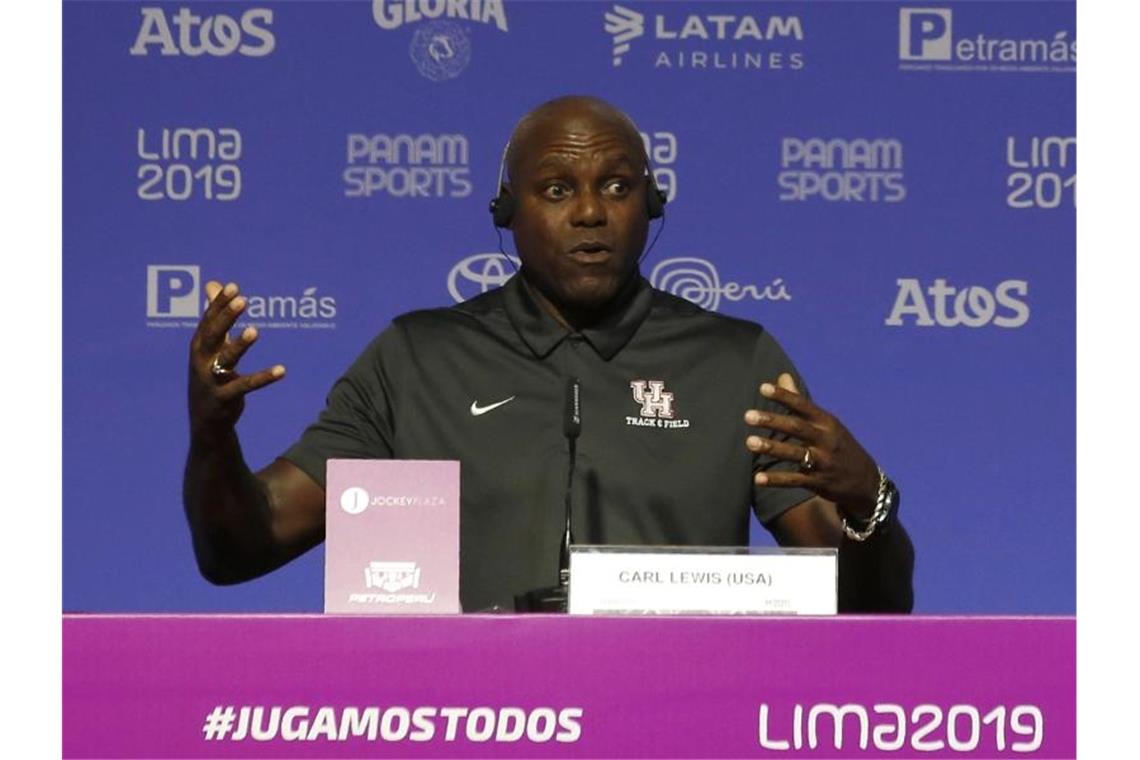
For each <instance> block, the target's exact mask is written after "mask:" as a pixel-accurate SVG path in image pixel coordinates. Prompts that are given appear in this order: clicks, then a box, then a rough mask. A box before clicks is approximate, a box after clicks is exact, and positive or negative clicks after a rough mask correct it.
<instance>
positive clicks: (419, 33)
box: [372, 0, 507, 82]
mask: <svg viewBox="0 0 1140 760" xmlns="http://www.w3.org/2000/svg"><path fill="white" fill-rule="evenodd" d="M372 19H373V21H375V22H376V25H377V26H379V27H380V28H381V29H384V30H386V31H392V30H396V29H399V28H401V27H402V26H404V25H405V24H416V23H419V22H424V23H423V24H422V26H420V27H419V28H418V29H416V31H415V32H414V33H413V35H412V40H411V44H410V45H409V47H408V54H409V55H410V56H411V59H412V63H414V64H415V66H416V70H418V71H419V72H420V75H421V76H423V77H424V78H426V79H430V80H431V81H433V82H443V81H446V80H448V79H454V78H455V77H457V76H459V75H460V74H462V73H463V71H464V69H466V68H467V65H468V64H469V63H470V62H471V38H470V36H469V35H468V33H467V31H466V30H465V29H464V28H463V26H461V25H459V24H458V23H456V20H462V21H474V22H476V23H480V24H489V25H491V24H493V25H494V26H495V27H497V28H498V29H499V31H501V32H506V31H507V13H506V10H505V9H504V8H503V3H502V0H447V2H443V1H442V0H372Z"/></svg>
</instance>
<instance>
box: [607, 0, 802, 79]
mask: <svg viewBox="0 0 1140 760" xmlns="http://www.w3.org/2000/svg"><path fill="white" fill-rule="evenodd" d="M602 28H603V29H604V30H605V32H606V34H609V35H610V36H611V37H613V54H612V61H613V65H614V66H615V67H616V66H621V65H623V62H624V61H625V59H626V56H627V55H629V53H630V50H631V48H632V46H633V41H634V40H637V39H639V38H641V37H646V36H649V37H651V38H652V39H653V41H654V42H653V44H652V47H651V49H650V51H649V54H648V56H647V57H649V58H651V59H652V61H653V68H655V69H699V70H713V71H715V70H729V69H751V70H757V71H769V70H779V69H787V70H793V71H795V70H799V69H802V68H803V67H804V55H803V52H802V51H800V50H799V49H798V47H799V45H798V44H797V43H800V42H802V41H803V39H804V30H803V24H802V23H801V21H800V18H799V16H754V15H751V14H747V13H743V14H733V13H708V14H696V13H694V14H689V15H686V16H684V17H683V18H682V17H681V15H680V14H679V13H676V12H672V11H671V12H670V13H668V14H665V13H658V14H655V15H654V16H653V27H652V32H651V33H647V30H646V17H645V15H644V14H642V13H639V12H637V11H635V10H633V9H632V8H627V7H625V6H624V5H616V4H615V5H614V6H613V8H612V10H609V11H606V13H605V15H604V17H603V25H602Z"/></svg>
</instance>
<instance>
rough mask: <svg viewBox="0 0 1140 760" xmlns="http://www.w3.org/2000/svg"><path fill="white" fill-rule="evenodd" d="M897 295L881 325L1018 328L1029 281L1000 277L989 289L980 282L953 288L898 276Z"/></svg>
mask: <svg viewBox="0 0 1140 760" xmlns="http://www.w3.org/2000/svg"><path fill="white" fill-rule="evenodd" d="M897 283H898V287H899V290H898V295H896V296H895V304H894V307H893V308H892V309H891V313H890V315H889V316H888V317H887V318H886V320H885V324H887V325H890V326H892V327H899V326H902V325H906V324H908V323H909V324H911V325H915V326H917V327H933V326H935V325H937V326H939V327H957V326H959V325H962V326H964V327H985V326H987V325H990V324H992V325H994V326H996V327H1021V326H1022V325H1024V324H1025V323H1026V322H1028V321H1029V304H1028V303H1027V302H1026V301H1025V297H1026V296H1027V295H1029V283H1027V282H1026V281H1025V280H1004V281H1003V282H1000V283H998V285H997V287H996V288H994V289H993V291H992V292H991V291H990V290H989V289H987V288H984V287H982V286H980V285H969V286H966V287H964V288H955V287H951V286H950V285H948V284H947V282H946V280H944V279H942V278H938V279H937V280H935V281H934V284H933V285H931V286H929V287H927V288H925V290H924V289H923V287H922V283H920V282H919V281H918V280H916V279H909V278H904V279H899V280H897Z"/></svg>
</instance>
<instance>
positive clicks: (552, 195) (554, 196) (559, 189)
mask: <svg viewBox="0 0 1140 760" xmlns="http://www.w3.org/2000/svg"><path fill="white" fill-rule="evenodd" d="M569 193H570V189H569V188H568V187H566V185H559V184H554V185H547V186H546V187H544V188H543V189H542V194H543V196H544V197H546V198H549V199H550V200H552V201H560V200H562V199H563V198H565V197H566V196H567V195H569Z"/></svg>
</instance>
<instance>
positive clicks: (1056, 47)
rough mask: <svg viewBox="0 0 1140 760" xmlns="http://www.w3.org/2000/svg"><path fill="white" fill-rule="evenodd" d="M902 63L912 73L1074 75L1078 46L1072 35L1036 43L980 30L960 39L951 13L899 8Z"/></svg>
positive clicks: (1060, 33) (1058, 34)
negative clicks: (1012, 72)
mask: <svg viewBox="0 0 1140 760" xmlns="http://www.w3.org/2000/svg"><path fill="white" fill-rule="evenodd" d="M971 10H972V9H971ZM962 12H963V13H969V11H966V10H964V9H963V10H962ZM958 31H959V32H961V29H959V30H958ZM899 60H900V61H902V62H903V63H900V64H899V68H901V69H907V70H912V71H979V70H981V71H1022V72H1036V71H1050V72H1069V73H1072V72H1075V71H1076V63H1077V42H1076V37H1075V35H1073V36H1072V37H1070V34H1069V31H1068V30H1059V31H1056V32H1054V33H1053V34H1052V36H1047V37H1037V38H1025V37H1017V38H1010V37H1004V36H991V35H989V34H987V33H986V32H985V31H982V30H976V29H969V30H968V31H966V33H964V34H958V35H957V36H956V35H955V28H954V11H953V10H952V9H950V8H900V9H899Z"/></svg>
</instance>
